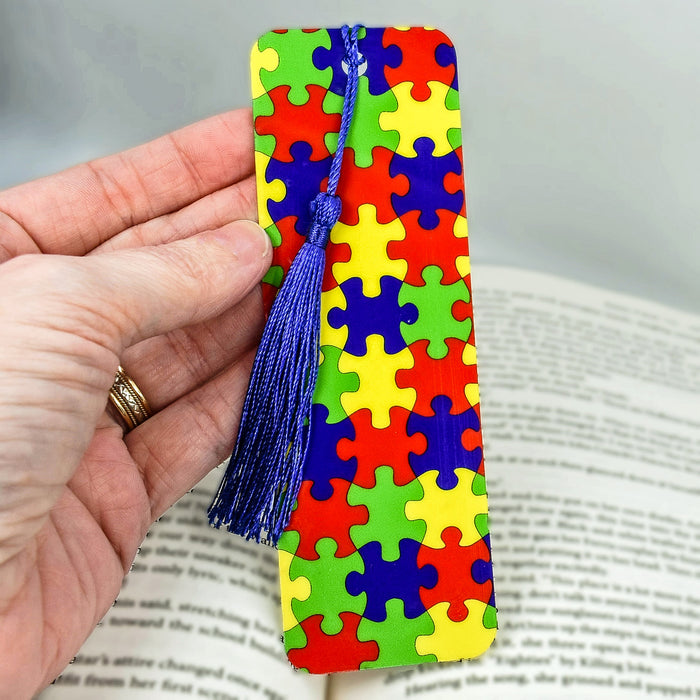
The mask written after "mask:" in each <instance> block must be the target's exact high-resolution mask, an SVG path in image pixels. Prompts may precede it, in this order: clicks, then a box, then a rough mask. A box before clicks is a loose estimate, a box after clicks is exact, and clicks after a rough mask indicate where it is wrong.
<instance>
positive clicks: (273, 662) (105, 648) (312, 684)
mask: <svg viewBox="0 0 700 700" xmlns="http://www.w3.org/2000/svg"><path fill="white" fill-rule="evenodd" d="M221 473H222V472H221V470H220V469H218V470H215V471H214V472H212V473H211V474H209V476H207V477H206V479H205V480H204V481H203V482H201V483H200V485H199V486H198V487H197V488H196V489H194V491H192V492H191V493H189V494H187V495H186V496H185V497H184V498H182V499H181V500H180V501H179V502H178V503H176V504H175V505H174V506H173V507H172V508H171V509H170V510H169V511H168V512H167V513H165V515H163V517H162V518H161V519H160V520H159V521H158V522H156V523H155V524H154V525H153V527H152V528H151V530H150V532H149V533H148V536H147V537H146V539H145V541H144V542H143V544H142V546H141V549H140V551H139V554H138V556H137V557H136V560H135V561H134V565H133V567H132V570H131V572H130V573H129V575H128V576H127V578H126V581H125V583H124V586H123V588H122V591H121V593H120V595H119V598H118V599H117V601H116V602H115V604H114V606H113V608H112V609H111V610H110V611H109V612H108V613H107V615H106V616H105V617H104V619H103V620H102V622H101V623H100V625H99V626H98V627H97V629H96V630H95V632H94V633H93V634H92V636H91V637H90V638H89V639H88V640H87V642H86V643H85V645H84V646H83V648H82V649H81V650H80V652H79V653H78V654H77V656H76V657H75V659H74V661H73V663H72V664H71V665H70V666H68V668H67V669H66V670H65V671H64V673H63V674H62V675H61V676H60V677H59V678H58V679H57V680H56V682H55V683H54V684H53V685H52V686H49V688H47V689H46V690H45V691H43V692H42V693H41V694H40V695H39V698H40V699H41V700H64V699H65V700H82V699H85V700H88V699H89V700H94V698H100V700H116V699H117V698H119V700H122V699H124V698H132V699H133V700H136V699H137V698H144V699H146V698H148V699H149V700H150V699H151V698H185V697H195V698H208V699H209V700H234V699H241V698H246V699H248V700H257V699H258V698H261V699H264V700H283V699H284V698H301V697H303V698H319V699H320V698H323V697H324V693H325V679H324V678H323V677H312V676H309V675H308V674H302V673H297V672H296V671H294V670H293V669H292V667H291V665H290V664H289V662H288V661H287V657H286V656H285V654H284V649H283V646H282V643H281V641H280V635H281V630H282V619H281V612H280V596H279V574H278V564H277V552H276V551H275V550H274V549H271V548H268V547H265V546H263V545H259V544H255V543H252V542H246V541H245V540H244V539H243V538H241V537H237V536H235V535H231V534H230V533H228V532H223V531H219V530H214V529H211V528H210V527H209V526H208V523H207V516H206V513H207V507H208V505H209V503H210V502H211V498H212V495H213V493H214V490H215V489H216V487H217V486H218V482H219V479H220V478H221ZM1 694H2V693H0V695H1Z"/></svg>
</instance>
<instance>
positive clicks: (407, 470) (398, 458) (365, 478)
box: [337, 373, 428, 489]
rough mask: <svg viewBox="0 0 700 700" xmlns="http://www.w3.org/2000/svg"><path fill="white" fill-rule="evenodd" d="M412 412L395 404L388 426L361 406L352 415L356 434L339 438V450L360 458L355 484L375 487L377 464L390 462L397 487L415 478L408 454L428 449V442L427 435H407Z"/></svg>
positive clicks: (340, 453) (345, 456) (346, 457)
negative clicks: (377, 422)
mask: <svg viewBox="0 0 700 700" xmlns="http://www.w3.org/2000/svg"><path fill="white" fill-rule="evenodd" d="M397 374H398V373H397ZM410 415H411V412H410V411H408V410H406V409H405V408H402V407H401V406H394V407H392V408H390V409H389V425H388V426H386V427H384V428H375V427H374V426H373V425H372V413H371V412H370V410H369V409H366V408H362V409H360V410H358V411H355V412H354V413H353V414H352V416H350V421H351V423H352V425H353V427H354V428H355V435H356V437H355V438H354V439H349V438H345V439H341V440H338V446H337V452H338V457H340V459H344V460H351V459H353V458H355V459H356V460H357V470H356V471H355V476H354V478H353V484H354V485H357V486H361V487H362V488H365V489H371V488H373V487H374V486H375V485H376V480H375V472H376V470H377V467H381V466H384V465H388V464H391V467H392V469H393V476H394V483H395V484H396V485H397V486H404V485H406V484H408V483H409V482H411V481H413V480H414V479H415V478H416V474H415V472H414V471H413V469H412V468H411V465H410V464H409V457H410V456H411V455H412V454H413V455H420V454H422V453H423V452H425V449H426V447H427V444H428V443H427V441H426V439H425V435H422V434H420V433H414V434H413V435H408V431H407V425H406V424H407V421H408V418H409V416H410Z"/></svg>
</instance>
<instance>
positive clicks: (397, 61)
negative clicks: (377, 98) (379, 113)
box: [357, 29, 403, 95]
mask: <svg viewBox="0 0 700 700" xmlns="http://www.w3.org/2000/svg"><path fill="white" fill-rule="evenodd" d="M383 39H384V29H368V30H367V34H366V35H365V37H364V38H363V39H360V41H359V42H358V43H357V45H358V48H359V49H360V53H361V54H362V55H363V56H367V57H368V58H367V72H366V73H365V75H366V76H367V78H368V79H369V91H370V94H372V95H381V94H382V93H385V92H386V91H387V90H389V89H390V88H389V83H387V81H386V78H385V77H384V68H386V67H387V66H388V67H389V68H398V67H399V66H400V65H401V61H403V55H402V53H401V49H400V48H399V47H398V46H396V45H391V46H384V44H383Z"/></svg>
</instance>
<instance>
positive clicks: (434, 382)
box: [396, 338, 476, 416]
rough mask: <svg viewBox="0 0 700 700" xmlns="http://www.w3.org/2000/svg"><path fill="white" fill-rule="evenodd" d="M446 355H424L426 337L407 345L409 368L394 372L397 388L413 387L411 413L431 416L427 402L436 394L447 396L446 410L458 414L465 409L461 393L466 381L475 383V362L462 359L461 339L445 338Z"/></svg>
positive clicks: (426, 351)
mask: <svg viewBox="0 0 700 700" xmlns="http://www.w3.org/2000/svg"><path fill="white" fill-rule="evenodd" d="M445 343H446V344H447V355H446V356H445V357H443V358H442V359H440V360H435V359H433V358H432V357H430V355H428V345H429V344H430V341H428V340H416V341H414V342H413V343H411V344H410V345H409V346H408V349H409V350H410V351H411V355H413V367H411V369H400V370H399V371H398V372H397V373H396V386H398V387H399V388H400V389H407V388H413V389H416V394H417V397H416V405H415V406H414V407H413V412H414V413H417V414H418V415H420V416H434V415H435V411H433V409H432V408H431V406H430V404H431V402H432V400H433V399H434V398H435V397H436V396H448V397H449V398H450V400H451V401H452V408H451V409H450V413H451V414H453V415H458V414H460V413H464V412H465V411H466V410H468V409H469V407H470V406H469V402H468V401H467V398H466V396H465V395H464V387H465V386H466V385H467V384H475V383H476V365H465V364H464V363H463V362H462V351H463V350H464V341H463V340H460V339H458V338H446V339H445Z"/></svg>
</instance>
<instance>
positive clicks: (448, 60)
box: [435, 44, 459, 90]
mask: <svg viewBox="0 0 700 700" xmlns="http://www.w3.org/2000/svg"><path fill="white" fill-rule="evenodd" d="M435 61H436V62H437V64H438V65H440V66H442V67H443V68H447V66H454V67H455V77H454V79H453V80H452V85H450V87H451V88H454V89H455V90H457V89H459V85H458V81H457V53H456V52H455V47H454V46H451V45H450V44H440V46H438V47H437V48H436V49H435Z"/></svg>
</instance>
